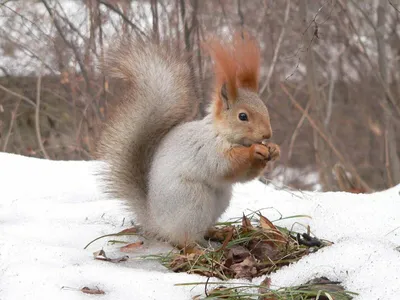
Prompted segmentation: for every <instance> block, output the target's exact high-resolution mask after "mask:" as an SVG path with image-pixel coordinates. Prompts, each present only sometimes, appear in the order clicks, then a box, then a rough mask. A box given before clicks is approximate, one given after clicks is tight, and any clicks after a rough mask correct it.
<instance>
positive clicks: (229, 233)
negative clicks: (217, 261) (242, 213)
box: [217, 227, 233, 252]
mask: <svg viewBox="0 0 400 300" xmlns="http://www.w3.org/2000/svg"><path fill="white" fill-rule="evenodd" d="M232 237H233V227H231V228H230V230H229V231H228V234H227V235H226V237H225V240H224V242H223V243H222V246H221V247H220V248H219V249H218V250H217V252H218V251H222V250H224V249H225V248H226V246H228V243H229V242H230V241H231V240H232Z"/></svg>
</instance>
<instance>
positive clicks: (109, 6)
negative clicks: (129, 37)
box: [99, 0, 146, 36]
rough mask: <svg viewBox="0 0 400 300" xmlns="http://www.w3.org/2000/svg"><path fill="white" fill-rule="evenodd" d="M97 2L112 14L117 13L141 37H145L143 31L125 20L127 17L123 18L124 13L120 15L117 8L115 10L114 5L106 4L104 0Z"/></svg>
mask: <svg viewBox="0 0 400 300" xmlns="http://www.w3.org/2000/svg"><path fill="white" fill-rule="evenodd" d="M99 2H100V3H101V4H103V5H104V6H106V7H107V8H109V9H111V10H112V11H113V12H115V13H117V14H118V15H119V16H120V17H121V18H122V19H123V20H124V21H125V22H126V23H128V24H129V25H130V26H131V27H132V28H133V29H135V30H137V31H138V32H139V33H140V34H141V35H143V36H146V34H145V33H144V31H143V30H141V29H140V28H139V27H138V26H136V25H135V24H133V23H132V22H131V20H129V19H128V18H127V16H125V14H124V13H122V12H121V11H120V10H119V9H118V8H116V7H115V6H114V5H112V4H110V3H108V2H107V1H104V0H99Z"/></svg>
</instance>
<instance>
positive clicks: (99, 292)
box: [81, 286, 105, 295]
mask: <svg viewBox="0 0 400 300" xmlns="http://www.w3.org/2000/svg"><path fill="white" fill-rule="evenodd" d="M81 292H82V293H85V294H91V295H104V294H105V292H104V291H102V290H99V289H91V288H88V287H87V286H85V287H83V288H81Z"/></svg>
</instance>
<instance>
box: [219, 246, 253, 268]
mask: <svg viewBox="0 0 400 300" xmlns="http://www.w3.org/2000/svg"><path fill="white" fill-rule="evenodd" d="M250 255H251V254H250V251H249V250H248V249H246V248H245V247H243V246H240V245H235V246H233V247H232V248H231V249H229V252H228V254H227V259H226V261H225V264H224V265H225V267H227V268H230V267H231V266H232V265H233V264H237V263H241V262H242V261H244V260H245V259H246V258H247V257H249V256H250Z"/></svg>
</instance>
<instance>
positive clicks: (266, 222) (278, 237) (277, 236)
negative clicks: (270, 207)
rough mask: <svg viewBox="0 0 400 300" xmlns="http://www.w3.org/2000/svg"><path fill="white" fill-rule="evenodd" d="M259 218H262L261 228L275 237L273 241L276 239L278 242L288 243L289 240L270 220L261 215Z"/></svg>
mask: <svg viewBox="0 0 400 300" xmlns="http://www.w3.org/2000/svg"><path fill="white" fill-rule="evenodd" d="M259 217H260V225H261V228H263V229H265V230H266V231H267V232H271V233H272V235H273V239H275V240H276V241H277V242H282V243H287V242H288V240H287V238H286V237H284V236H283V234H282V233H281V232H280V231H279V229H278V228H276V226H275V225H274V224H272V222H271V221H270V220H268V219H267V218H266V217H264V216H263V215H261V214H259Z"/></svg>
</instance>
